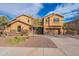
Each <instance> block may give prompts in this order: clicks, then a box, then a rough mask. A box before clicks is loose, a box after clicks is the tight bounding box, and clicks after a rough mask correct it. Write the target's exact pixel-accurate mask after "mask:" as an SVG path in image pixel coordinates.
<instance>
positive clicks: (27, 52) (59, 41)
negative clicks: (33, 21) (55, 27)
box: [0, 35, 79, 56]
mask: <svg viewBox="0 0 79 59" xmlns="http://www.w3.org/2000/svg"><path fill="white" fill-rule="evenodd" d="M35 36H37V37H40V40H41V41H42V38H45V39H46V40H47V41H50V40H51V42H52V43H53V44H54V46H55V45H56V47H53V46H52V45H51V47H49V46H47V45H45V47H44V46H42V47H23V46H17V47H0V55H2V56H79V51H78V50H79V40H77V39H75V38H71V37H67V36H62V35H61V36H49V35H35ZM36 39H38V38H36ZM47 41H46V42H47ZM33 42H35V44H36V45H35V46H37V45H38V44H39V40H38V43H36V42H37V41H33ZM43 43H44V42H43ZM33 44H34V43H33ZM48 45H50V44H48ZM26 46H27V45H26Z"/></svg>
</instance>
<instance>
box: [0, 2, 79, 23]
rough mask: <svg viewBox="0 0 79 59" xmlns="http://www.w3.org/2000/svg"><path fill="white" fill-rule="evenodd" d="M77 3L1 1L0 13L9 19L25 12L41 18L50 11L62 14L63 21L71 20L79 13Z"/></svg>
mask: <svg viewBox="0 0 79 59" xmlns="http://www.w3.org/2000/svg"><path fill="white" fill-rule="evenodd" d="M78 10H79V4H77V3H76V4H75V3H72V4H71V3H70V4H64V3H9V4H8V3H4V4H3V3H2V4H0V15H1V16H7V17H8V18H9V19H10V20H12V19H13V18H15V17H16V16H18V15H22V14H26V15H30V16H33V17H34V18H42V17H44V16H46V15H49V14H51V13H57V14H60V15H62V16H64V22H68V21H71V20H73V19H74V18H75V16H76V15H78V13H79V11H78Z"/></svg>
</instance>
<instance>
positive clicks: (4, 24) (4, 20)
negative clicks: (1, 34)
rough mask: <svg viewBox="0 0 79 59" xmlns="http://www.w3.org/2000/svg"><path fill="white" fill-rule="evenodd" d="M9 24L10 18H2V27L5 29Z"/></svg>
mask: <svg viewBox="0 0 79 59" xmlns="http://www.w3.org/2000/svg"><path fill="white" fill-rule="evenodd" d="M7 24H8V18H7V17H6V16H0V26H3V27H4V29H5V27H6V26H7Z"/></svg>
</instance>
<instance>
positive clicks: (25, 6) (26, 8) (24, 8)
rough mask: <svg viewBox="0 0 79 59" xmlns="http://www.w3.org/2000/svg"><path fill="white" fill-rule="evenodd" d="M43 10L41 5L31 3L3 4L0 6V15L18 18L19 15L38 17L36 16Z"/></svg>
mask: <svg viewBox="0 0 79 59" xmlns="http://www.w3.org/2000/svg"><path fill="white" fill-rule="evenodd" d="M42 8H43V6H42V4H36V3H35V4H34V3H33V4H32V3H18V4H17V3H11V4H8V3H4V4H0V13H1V14H3V15H9V16H10V15H12V16H13V15H14V16H18V15H21V14H26V15H31V16H33V17H39V15H38V14H37V13H38V12H39V11H40V10H41V9H42Z"/></svg>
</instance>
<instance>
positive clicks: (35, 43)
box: [0, 36, 57, 48]
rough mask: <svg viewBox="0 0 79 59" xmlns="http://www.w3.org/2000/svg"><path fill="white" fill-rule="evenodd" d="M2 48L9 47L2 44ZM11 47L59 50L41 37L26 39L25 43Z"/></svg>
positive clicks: (48, 40) (52, 43) (51, 42)
mask: <svg viewBox="0 0 79 59" xmlns="http://www.w3.org/2000/svg"><path fill="white" fill-rule="evenodd" d="M0 46H5V47H7V45H4V44H1V43H0ZM10 47H34V48H57V46H56V45H55V43H54V42H53V41H51V40H50V39H48V38H45V37H39V36H33V37H30V38H29V39H26V40H25V41H24V42H21V43H19V44H16V45H10Z"/></svg>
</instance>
